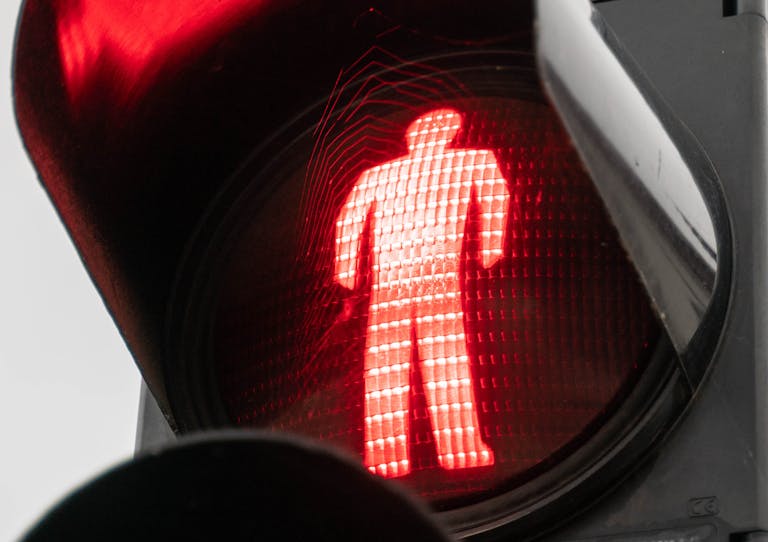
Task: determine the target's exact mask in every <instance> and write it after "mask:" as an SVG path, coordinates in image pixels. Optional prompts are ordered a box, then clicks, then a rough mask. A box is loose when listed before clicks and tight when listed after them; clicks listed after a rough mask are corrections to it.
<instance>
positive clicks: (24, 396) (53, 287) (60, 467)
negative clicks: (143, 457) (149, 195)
mask: <svg viewBox="0 0 768 542" xmlns="http://www.w3.org/2000/svg"><path fill="white" fill-rule="evenodd" d="M20 3H21V2H20V0H3V1H2V2H0V164H1V166H0V435H2V436H1V437H0V541H6V540H13V539H16V538H18V537H19V536H20V535H21V534H22V533H23V532H24V531H25V530H26V529H28V528H29V527H30V526H31V525H32V524H33V523H34V522H35V520H36V519H37V518H38V517H39V516H40V515H41V514H42V513H44V512H45V510H46V509H48V508H49V507H50V506H52V505H53V504H55V503H56V502H57V501H58V500H59V499H60V498H61V497H62V496H64V495H65V494H66V493H67V492H69V491H70V490H71V489H73V488H74V487H76V486H78V485H80V484H82V483H84V482H85V481H87V480H89V479H91V478H92V477H94V476H95V475H96V474H98V473H99V472H101V471H103V470H104V469H105V468H107V467H109V466H111V465H113V464H115V463H116V462H118V461H121V460H124V459H127V458H129V457H130V455H131V453H132V451H133V444H134V438H135V430H136V417H137V412H138V401H139V383H140V376H139V373H138V371H137V369H136V368H135V366H134V364H133V360H132V359H131V357H130V355H129V353H128V351H127V349H126V347H125V345H124V343H123V341H122V339H121V338H120V336H119V334H118V332H117V329H116V327H115V325H114V323H113V322H112V320H111V318H110V317H109V315H108V314H107V311H106V309H105V308H104V305H103V304H102V301H101V299H100V298H99V296H98V294H97V293H96V290H95V287H94V286H93V285H92V283H91V281H90V279H89V278H88V275H87V274H86V272H85V269H84V268H83V266H82V264H81V262H80V260H79V258H78V256H77V253H76V251H75V249H74V247H73V245H72V243H71V241H70V240H69V237H68V236H67V234H66V232H65V230H64V227H63V226H62V224H61V222H60V221H59V219H58V216H57V215H56V213H55V212H54V210H53V207H52V205H51V203H50V202H49V200H48V198H47V196H46V194H45V192H44V191H43V189H42V187H41V186H40V184H39V183H38V181H37V178H36V175H35V173H34V171H33V169H32V166H31V164H30V162H29V159H28V158H27V156H26V154H25V152H24V150H23V148H22V144H21V141H20V138H19V135H18V130H17V128H16V123H15V120H14V116H13V108H12V101H11V82H10V73H11V59H12V44H13V38H14V32H15V27H16V18H17V16H18V10H19V6H20Z"/></svg>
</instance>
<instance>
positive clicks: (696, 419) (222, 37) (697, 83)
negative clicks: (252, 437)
mask: <svg viewBox="0 0 768 542" xmlns="http://www.w3.org/2000/svg"><path fill="white" fill-rule="evenodd" d="M546 1H547V0H541V2H542V3H544V2H546ZM70 4H71V5H75V4H76V3H75V2H65V1H63V0H62V1H60V2H54V3H46V2H41V1H35V0H28V1H27V3H26V4H25V7H24V10H23V12H22V18H21V23H20V27H19V34H18V39H17V53H16V66H15V71H14V74H15V87H14V90H15V97H16V108H17V115H18V119H19V124H20V127H21V130H22V133H23V135H24V138H25V142H26V144H27V147H28V149H29V152H30V155H31V156H32V159H33V161H34V162H35V164H36V166H37V168H38V171H39V173H40V175H41V177H42V179H43V181H44V183H45V184H46V187H47V189H48V191H49V194H50V195H51V198H52V200H53V202H54V204H55V205H56V206H57V208H58V210H59V213H60V215H61V217H62V219H63V221H64V222H65V224H66V225H67V227H68V229H69V231H70V233H71V235H72V236H73V239H74V240H75V243H76V245H77V247H78V249H79V251H80V253H81V255H82V257H83V260H84V262H85V264H86V265H87V266H88V268H89V272H90V273H91V276H92V277H93V279H94V282H95V283H96V284H97V286H98V287H99V289H100V292H101V294H102V296H103V297H104V299H105V302H106V303H107V306H108V307H109V309H110V311H111V313H112V315H113V317H114V318H115V321H116V323H117V324H118V326H119V327H120V329H121V332H122V333H123V336H124V337H125V339H126V342H127V343H128V345H129V347H130V348H131V350H132V352H133V354H134V356H135V357H136V359H137V362H138V363H139V365H140V367H141V370H142V373H143V374H144V378H145V380H146V382H147V384H148V385H149V388H150V389H151V391H152V393H153V395H154V397H155V398H156V400H157V402H158V403H159V405H160V408H161V409H162V411H163V413H164V414H165V416H166V417H167V419H168V421H169V423H170V424H171V426H172V427H173V428H175V429H186V428H190V427H193V426H195V425H196V423H194V422H189V421H187V418H188V417H189V415H190V412H189V409H188V408H187V406H186V405H185V404H184V401H182V400H180V399H179V397H178V395H179V392H174V391H173V388H174V387H176V388H179V387H181V388H183V387H184V386H185V383H184V382H179V381H174V380H173V378H174V375H173V371H172V370H170V369H169V351H168V342H169V341H168V339H169V336H171V335H172V334H173V328H174V326H176V325H178V321H177V320H178V315H179V305H174V303H173V300H174V299H177V298H178V296H179V292H182V297H183V293H184V291H185V288H188V287H189V285H188V284H186V285H185V283H184V280H185V277H184V276H183V274H180V270H181V269H182V268H183V266H184V265H186V264H185V262H187V261H188V260H189V258H190V254H191V252H190V251H191V250H192V249H191V245H190V240H191V239H193V238H194V237H195V235H196V234H197V233H198V232H199V230H200V228H201V227H202V226H201V224H203V223H204V222H205V221H206V220H207V219H208V218H209V208H210V202H211V201H213V200H214V199H215V198H216V197H217V195H219V194H220V193H221V191H222V189H223V187H224V186H225V182H226V180H227V179H230V178H231V177H232V176H233V174H235V173H236V172H237V171H238V168H239V167H240V165H241V164H242V163H243V161H244V160H245V159H246V158H247V157H248V156H249V155H251V153H252V151H253V150H254V149H261V150H262V151H263V150H264V149H265V148H268V146H269V145H270V144H277V145H279V144H280V142H281V139H280V138H281V135H285V134H283V133H281V131H280V128H282V127H283V126H284V125H285V123H286V122H287V121H288V120H291V119H293V118H294V117H296V116H298V115H299V113H301V112H303V111H305V110H307V109H308V108H312V107H316V106H317V105H318V103H322V98H323V96H324V95H325V94H327V92H329V91H330V90H331V89H332V88H333V85H334V81H335V78H336V77H337V75H338V72H339V71H340V70H343V69H344V68H345V67H347V66H349V65H352V64H354V62H355V60H356V59H358V58H359V57H360V56H361V55H362V54H364V53H365V52H366V50H368V48H369V47H370V43H371V40H372V39H375V40H383V41H384V42H387V43H389V44H390V45H395V46H396V47H395V48H397V47H400V48H403V47H407V48H410V49H411V50H412V51H413V54H414V55H415V56H429V55H430V54H431V53H434V51H435V50H434V40H430V39H425V38H424V36H425V34H434V33H437V34H439V36H440V38H441V39H443V40H444V41H443V42H442V44H445V43H448V44H451V46H456V47H467V48H470V49H477V50H485V49H487V48H493V47H501V48H507V49H518V50H522V51H526V52H528V53H530V51H531V50H532V48H533V40H534V33H533V29H534V28H535V27H534V25H533V7H532V4H531V3H529V2H517V3H512V2H496V1H494V2H484V3H483V4H482V5H478V4H476V3H471V2H450V3H445V5H444V6H441V8H440V12H439V16H435V13H436V10H437V9H438V8H437V7H435V5H433V4H428V3H414V2H381V3H379V4H380V5H379V4H373V5H371V4H370V3H365V2H355V1H349V2H344V3H339V2H324V3H317V2H301V1H294V2H286V3H278V2H276V3H272V4H269V3H266V4H264V5H263V7H261V8H260V9H261V10H262V11H258V13H257V10H255V9H254V10H253V11H249V9H243V11H242V12H241V13H240V14H239V15H240V16H239V17H236V18H231V19H227V20H226V22H225V23H221V24H219V25H217V26H216V27H215V28H212V29H210V31H209V32H206V33H201V34H200V39H198V40H195V41H194V43H193V44H192V46H189V47H183V48H176V49H171V50H167V51H164V52H162V53H161V54H160V56H159V57H156V58H154V59H153V64H152V65H151V66H150V67H151V69H147V70H145V71H142V72H140V77H138V78H134V79H132V78H131V77H132V76H131V73H130V72H126V71H121V69H120V62H119V61H118V60H117V57H116V56H115V55H118V54H119V53H120V50H119V47H115V46H114V44H113V47H112V48H111V49H110V48H105V51H106V52H105V53H104V54H103V55H102V56H99V57H98V61H97V62H96V63H95V64H94V65H93V66H92V69H91V70H90V71H89V72H88V73H87V74H86V75H87V77H86V78H83V79H82V80H81V81H79V83H78V84H77V85H76V86H74V87H73V86H72V85H71V84H70V85H69V86H68V85H67V83H66V79H67V74H65V73H63V68H62V64H61V63H60V62H59V58H58V54H57V50H58V49H57V48H58V44H57V42H56V35H57V34H56V32H57V29H58V28H60V26H59V25H61V24H62V21H63V20H64V21H65V19H66V16H67V13H71V12H70V11H67V8H68V6H69V5H70ZM69 7H71V6H69ZM595 9H596V13H595V16H594V22H595V24H596V25H598V26H599V27H600V28H601V29H602V30H604V32H605V36H606V39H609V40H610V41H611V46H612V47H613V49H614V51H615V52H618V53H620V55H623V59H624V60H625V61H626V62H627V63H628V64H631V65H632V66H633V69H636V70H638V73H641V75H642V77H643V80H644V81H645V82H647V84H648V85H649V88H651V89H652V90H653V93H655V95H658V96H659V97H660V99H661V100H663V101H665V102H666V104H667V105H668V106H669V107H668V111H669V112H671V114H673V115H674V117H675V120H676V121H677V122H679V123H681V124H682V125H684V126H686V127H687V129H689V130H690V133H691V134H692V135H693V137H694V138H695V139H697V140H698V141H699V142H700V144H701V148H703V150H704V152H705V153H706V155H707V156H708V158H709V160H710V161H711V163H712V165H713V166H714V170H715V172H716V176H717V182H718V184H719V187H718V188H719V190H721V191H722V195H723V198H724V204H723V205H722V206H721V207H718V208H723V209H726V211H725V213H724V215H721V214H719V213H715V214H716V215H717V216H716V217H715V222H716V224H715V225H716V227H719V228H720V233H721V234H722V236H725V237H726V238H728V242H726V243H723V244H721V245H720V246H719V247H718V248H719V250H720V252H719V254H718V262H719V265H720V268H719V269H718V273H719V279H720V283H719V284H720V286H719V288H720V289H719V290H718V291H717V292H715V297H714V298H713V299H714V301H713V307H714V308H712V307H710V310H711V311H713V312H715V313H717V314H715V315H714V316H712V317H710V318H709V319H708V323H709V325H710V326H711V327H709V328H707V329H706V330H705V332H702V334H706V337H704V339H706V340H704V344H705V345H706V346H705V347H701V349H700V350H693V351H692V352H687V353H685V354H686V355H688V356H692V357H694V358H696V360H697V361H700V362H701V364H700V365H701V366H703V367H710V366H711V369H710V372H709V374H706V375H705V374H704V373H703V372H702V374H700V375H698V377H700V378H702V379H703V380H702V382H703V383H702V385H701V386H700V387H698V388H694V389H691V390H688V391H689V392H691V393H692V394H693V397H692V398H691V397H684V398H682V399H681V400H680V403H681V404H682V403H686V402H687V401H688V399H691V402H690V405H689V406H688V410H687V413H686V414H685V416H684V417H683V418H681V419H679V420H677V419H674V420H672V419H667V420H666V422H665V423H664V424H660V425H659V426H657V427H656V426H646V427H645V430H646V431H651V432H652V431H654V430H656V431H657V434H655V435H650V434H649V435H648V438H647V439H646V440H648V441H649V442H653V443H654V447H653V448H652V449H650V450H649V449H648V448H647V447H646V448H642V449H638V450H636V452H637V454H639V456H636V457H633V462H635V463H637V464H636V465H634V467H635V468H634V469H632V472H631V474H630V473H629V471H628V470H626V469H624V468H622V469H619V470H617V471H616V472H611V473H610V474H606V475H605V476H604V477H606V478H607V479H609V480H610V482H611V483H610V485H611V486H614V487H613V489H612V491H611V492H610V494H609V495H608V496H606V497H605V498H603V499H600V500H595V501H594V502H593V497H594V495H592V494H591V493H590V499H589V501H588V502H587V501H579V502H576V501H574V499H575V498H576V497H574V495H579V494H578V493H574V494H570V495H571V501H570V502H569V501H568V499H567V498H565V499H561V500H560V501H559V504H558V506H557V507H556V509H548V511H547V512H546V513H547V514H549V516H548V517H544V516H541V517H540V518H539V520H540V521H537V522H536V524H535V526H532V527H529V526H528V525H527V524H526V521H525V518H524V517H523V518H520V517H512V518H507V523H509V525H508V526H507V527H508V528H511V531H509V530H503V529H501V530H496V531H495V530H493V529H492V527H493V526H489V527H488V529H477V530H476V531H475V532H476V534H478V535H480V536H487V537H489V538H493V537H497V536H510V535H511V533H514V536H515V537H519V538H535V537H538V536H541V535H542V534H544V531H545V530H548V529H551V528H554V527H555V526H559V525H563V527H562V528H561V529H560V530H558V531H555V532H552V533H548V536H551V539H553V540H574V539H580V540H591V539H596V538H602V537H605V538H606V539H610V540H627V541H632V542H634V541H640V540H643V541H646V540H647V541H651V540H653V541H656V540H658V541H661V540H680V541H683V540H685V541H694V540H696V541H699V540H701V541H705V540H729V539H730V540H738V539H740V538H744V539H755V540H759V539H761V537H764V536H765V535H764V534H762V533H763V532H764V531H766V530H768V517H767V516H768V504H767V503H768V499H767V498H766V492H768V473H767V469H768V450H766V448H767V447H768V444H767V443H766V440H767V439H766V423H767V422H768V416H767V415H766V413H767V412H768V404H767V403H766V395H768V393H766V391H768V380H767V379H768V370H766V361H765V359H764V357H765V351H766V348H765V345H764V342H763V339H762V337H763V335H764V334H765V333H764V330H765V329H766V314H765V311H764V310H763V309H762V306H763V305H764V304H765V302H766V301H768V299H766V297H768V296H767V295H766V290H765V289H764V288H763V287H762V279H761V277H764V276H766V273H765V271H766V264H768V251H766V243H765V235H764V234H765V232H764V231H763V230H764V229H765V227H766V222H768V221H767V220H766V212H767V211H768V206H767V204H766V201H768V198H766V197H765V195H766V185H767V184H768V183H766V166H767V164H766V159H765V157H766V151H765V148H766V147H765V145H766V143H767V142H768V141H766V134H765V128H766V115H767V114H768V112H766V102H767V100H766V96H767V95H768V92H766V83H765V81H766V71H768V70H767V66H766V61H765V58H766V45H765V44H766V22H765V15H766V13H765V12H764V6H763V5H762V4H761V3H759V2H752V3H751V2H748V1H746V0H744V1H741V2H730V1H729V2H721V1H720V0H706V1H704V0H668V1H665V2H662V1H656V0H646V1H641V0H613V1H607V2H599V3H596V5H595ZM65 22H66V21H65ZM266 22H268V24H266ZM395 27H399V28H400V29H401V31H395V32H390V31H392V29H393V28H395ZM349 28H352V29H354V31H352V32H349V31H347V29H349ZM403 28H404V29H405V31H402V29H403ZM94 39H97V40H98V39H104V40H107V41H109V39H110V36H109V35H105V36H96V38H94ZM166 53H167V54H166ZM522 62H523V63H525V62H527V63H528V67H530V68H533V67H534V66H535V62H534V58H533V56H531V55H530V54H529V56H527V57H524V59H523V60H522ZM123 67H124V66H123ZM134 76H135V73H134ZM584 76H585V77H587V78H588V77H589V73H588V71H585V74H584ZM73 88H75V89H76V90H74V91H73ZM318 89H322V91H319V90H318ZM597 91H599V89H597ZM617 122H621V119H617ZM275 133H277V134H278V135H277V136H273V134H275ZM265 146H266V147H265ZM721 203H722V202H721ZM725 230H728V231H729V232H730V236H729V235H728V234H727V233H723V232H724V231H725ZM722 236H721V237H722ZM724 277H726V280H724ZM180 306H181V307H182V308H181V311H182V313H183V312H184V306H185V305H184V302H183V300H182V303H181V304H180ZM169 315H170V316H169ZM185 316H186V315H184V314H182V317H185ZM712 322H715V323H716V325H712ZM704 358H707V359H704ZM710 358H711V360H712V361H711V364H710V363H708V361H709V360H710ZM174 393H176V397H174ZM673 422H674V423H676V425H677V427H676V428H675V430H673V431H672V432H671V433H669V434H667V430H668V429H669V425H670V423H673ZM592 493H594V491H593V492H592ZM585 508H589V510H587V511H586V512H584V509H585ZM582 512H583V513H582ZM577 513H579V515H578V517H575V518H573V519H572V518H571V516H575V515H576V514H577ZM545 515H546V514H545ZM566 520H570V521H566ZM515 525H517V527H515ZM510 526H511V527H510Z"/></svg>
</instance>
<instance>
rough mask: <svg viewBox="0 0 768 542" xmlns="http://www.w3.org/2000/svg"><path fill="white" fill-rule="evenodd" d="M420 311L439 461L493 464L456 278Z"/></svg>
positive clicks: (454, 466) (450, 464)
mask: <svg viewBox="0 0 768 542" xmlns="http://www.w3.org/2000/svg"><path fill="white" fill-rule="evenodd" d="M448 282H449V283H453V282H454V281H448ZM449 286H450V284H449ZM418 314H419V315H418V316H417V317H416V329H417V336H418V345H419V360H420V362H419V366H420V369H421V375H422V379H423V381H424V393H425V394H426V397H427V405H428V407H429V413H430V419H431V421H432V430H433V432H434V435H435V442H436V445H437V458H438V461H439V462H440V465H441V466H442V467H443V468H446V469H461V468H468V467H480V466H486V465H493V450H491V448H490V447H489V446H488V445H487V444H485V442H483V439H482V436H481V434H480V424H479V423H478V415H477V403H476V402H475V393H474V389H473V387H472V375H471V372H470V367H469V356H468V355H467V345H466V337H465V334H464V315H463V312H462V308H461V296H460V295H459V289H458V281H456V285H455V289H451V288H446V290H445V293H444V294H443V293H440V294H437V295H435V296H434V298H433V299H432V300H430V301H429V302H427V303H423V304H421V305H420V308H419V310H418Z"/></svg>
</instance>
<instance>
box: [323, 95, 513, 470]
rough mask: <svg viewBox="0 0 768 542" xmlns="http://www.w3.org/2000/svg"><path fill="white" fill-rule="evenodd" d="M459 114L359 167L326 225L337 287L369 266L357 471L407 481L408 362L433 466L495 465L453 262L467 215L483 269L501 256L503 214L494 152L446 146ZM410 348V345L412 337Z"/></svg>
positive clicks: (435, 118)
mask: <svg viewBox="0 0 768 542" xmlns="http://www.w3.org/2000/svg"><path fill="white" fill-rule="evenodd" d="M460 128H461V114H460V113H459V112H458V111H455V110H452V109H436V110H434V111H430V112H428V113H425V114H424V115H422V116H420V117H419V118H417V119H416V120H415V121H414V122H413V123H412V124H411V125H410V126H408V129H407V132H406V138H407V141H408V155H407V156H406V157H404V158H401V159H397V160H394V161H391V162H386V163H384V164H381V165H379V166H376V167H374V168H372V169H369V170H366V171H364V172H363V174H362V175H361V176H360V179H359V180H358V181H357V183H356V184H355V185H354V187H353V188H352V192H351V193H350V195H349V197H348V198H347V202H346V203H345V204H344V206H343V207H342V214H341V215H340V216H339V220H338V222H337V225H336V270H335V278H336V280H337V281H338V282H339V283H340V284H342V285H344V286H346V287H347V288H350V289H353V288H354V287H355V285H356V278H357V276H358V275H359V270H360V268H361V267H362V264H361V262H362V261H367V260H368V258H367V257H366V255H364V254H361V253H360V251H361V244H362V243H361V237H362V235H363V230H365V229H366V228H367V231H368V236H369V240H368V242H367V243H365V245H366V246H367V247H369V250H370V251H371V253H372V258H371V259H370V274H371V277H372V278H371V289H372V292H371V299H370V305H369V309H368V327H367V334H366V344H365V377H364V378H365V464H366V466H367V467H368V468H369V469H370V470H371V471H372V472H375V473H377V474H381V475H382V476H403V475H405V474H408V472H410V470H411V469H410V461H409V452H408V445H409V442H408V441H409V429H410V410H411V407H410V404H411V386H410V382H411V359H414V360H415V364H416V368H414V370H416V371H419V372H420V374H421V379H422V383H423V386H424V393H425V396H426V398H427V409H428V412H429V419H430V421H431V425H432V431H433V433H434V439H435V443H436V449H437V460H438V463H439V465H440V466H441V467H443V468H445V469H460V468H468V467H482V466H487V465H493V451H492V450H491V449H490V448H488V446H487V445H486V444H485V443H484V442H483V439H482V436H481V434H480V424H479V423H478V417H477V402H476V400H475V397H474V395H475V393H474V390H473V385H472V375H471V372H470V367H469V356H468V353H467V347H466V333H465V330H464V312H463V309H462V303H461V280H460V277H459V275H460V269H459V267H460V266H459V262H461V256H462V254H461V252H462V246H463V240H464V228H465V225H466V222H467V214H468V212H469V206H470V205H471V204H476V205H478V207H479V213H480V216H481V217H482V219H481V221H480V224H481V226H480V232H479V234H480V237H481V240H482V249H481V253H482V261H483V265H484V266H485V267H490V266H491V265H493V264H494V263H496V262H497V261H498V260H499V258H500V257H501V254H502V251H503V247H504V233H505V231H506V223H507V209H508V207H509V192H508V191H507V187H506V180H505V179H504V177H502V175H501V171H500V170H499V168H498V165H497V164H496V158H495V157H494V155H493V153H492V152H489V151H484V150H479V151H478V150H468V149H453V148H450V143H451V141H453V139H454V138H455V137H456V134H457V133H458V132H459V129H460ZM412 339H413V340H412Z"/></svg>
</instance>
